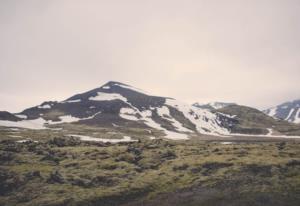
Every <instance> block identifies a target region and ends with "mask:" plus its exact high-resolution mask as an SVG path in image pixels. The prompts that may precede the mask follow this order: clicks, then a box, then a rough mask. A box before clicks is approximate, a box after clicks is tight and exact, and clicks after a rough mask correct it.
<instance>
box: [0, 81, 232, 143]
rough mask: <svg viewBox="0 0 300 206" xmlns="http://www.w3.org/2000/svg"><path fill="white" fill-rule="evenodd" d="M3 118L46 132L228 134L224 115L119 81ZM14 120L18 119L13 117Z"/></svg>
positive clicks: (9, 123) (8, 122)
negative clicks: (79, 128)
mask: <svg viewBox="0 0 300 206" xmlns="http://www.w3.org/2000/svg"><path fill="white" fill-rule="evenodd" d="M8 116H10V118H9V119H5V118H4V117H5V116H4V115H2V120H0V125H2V126H10V127H25V128H29V129H46V128H48V127H53V125H58V124H62V123H64V124H66V123H72V124H83V125H90V126H95V127H108V128H109V127H116V126H118V127H131V128H144V129H145V130H146V129H154V130H156V131H160V132H163V133H164V134H165V136H166V137H170V138H173V139H186V138H187V134H197V133H202V134H214V135H219V134H229V131H228V129H227V128H224V127H223V126H222V124H221V119H222V118H223V119H224V118H226V117H222V115H218V114H213V113H211V112H209V111H206V110H202V109H199V108H196V107H193V106H191V105H188V104H185V103H182V102H180V101H177V100H175V99H172V98H166V97H157V96H151V95H149V94H147V93H146V92H144V91H141V90H140V89H137V88H135V87H132V86H130V85H127V84H123V83H120V82H112V81H111V82H108V83H106V84H105V85H103V86H101V87H99V88H96V89H93V90H90V91H88V92H85V93H81V94H76V95H74V96H72V97H70V98H68V99H66V100H64V101H62V102H54V101H47V102H44V103H42V104H41V105H38V106H35V107H32V108H29V109H25V110H24V111H22V112H21V113H18V114H10V115H8ZM13 117H15V118H13Z"/></svg>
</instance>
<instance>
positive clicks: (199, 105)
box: [193, 102, 236, 110]
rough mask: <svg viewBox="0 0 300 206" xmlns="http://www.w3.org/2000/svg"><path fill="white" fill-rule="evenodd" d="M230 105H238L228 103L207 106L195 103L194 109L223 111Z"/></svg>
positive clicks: (213, 103)
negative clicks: (222, 109)
mask: <svg viewBox="0 0 300 206" xmlns="http://www.w3.org/2000/svg"><path fill="white" fill-rule="evenodd" d="M230 105H236V104H235V103H226V102H210V103H207V104H200V103H197V102H196V103H194V104H193V106H194V107H198V108H201V109H208V110H215V109H221V108H223V107H227V106H230Z"/></svg>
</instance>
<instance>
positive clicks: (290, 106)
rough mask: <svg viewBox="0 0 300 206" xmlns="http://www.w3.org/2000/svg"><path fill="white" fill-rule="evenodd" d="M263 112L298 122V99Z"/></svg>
mask: <svg viewBox="0 0 300 206" xmlns="http://www.w3.org/2000/svg"><path fill="white" fill-rule="evenodd" d="M264 113H266V114H268V115H269V116H271V117H274V118H277V119H283V120H286V121H289V122H293V123H300V99H298V100H294V101H291V102H285V103H283V104H280V105H278V106H276V107H272V108H270V109H267V110H264Z"/></svg>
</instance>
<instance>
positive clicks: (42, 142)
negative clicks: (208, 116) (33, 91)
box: [0, 130, 300, 206]
mask: <svg viewBox="0 0 300 206" xmlns="http://www.w3.org/2000/svg"><path fill="white" fill-rule="evenodd" d="M59 132H62V131H58V132H57V133H55V132H54V133H52V132H47V131H43V132H39V133H38V132H36V131H24V132H23V133H22V135H24V134H27V135H28V136H31V137H33V138H34V139H35V140H37V139H38V140H39V142H27V143H17V142H15V141H12V140H2V141H1V142H0V161H1V166H0V205H7V206H10V205H17V206H21V205H22V206H34V205H49V206H50V205H51V206H54V205H56V206H58V205H67V206H68V205H91V206H92V205H157V204H158V203H159V205H238V203H240V205H247V204H248V205H260V204H261V203H264V204H263V205H272V204H274V203H277V204H279V205H280V203H287V204H286V205H299V201H300V200H299V194H300V142H299V141H286V142H282V141H275V142H273V141H268V142H264V141H262V142H243V141H239V142H235V143H234V144H229V145H223V144H221V143H220V142H214V141H176V142H173V141H166V140H161V139H156V140H151V141H150V140H147V138H141V141H139V142H135V143H119V144H104V143H87V142H80V141H78V140H77V139H73V138H67V140H65V138H66V137H64V138H60V137H59V135H61V134H59ZM90 132H91V131H90ZM93 132H95V131H93ZM96 132H99V131H96ZM138 132H139V131H138V130H136V131H133V132H132V134H133V133H135V135H136V136H138ZM100 134H101V132H100ZM6 135H7V134H6ZM2 136H5V134H2ZM2 139H3V138H2ZM183 194H185V196H183V197H182V195H183ZM262 194H263V196H262V197H261V195H262ZM264 194H265V195H264ZM179 197H180V198H179ZM196 197H197V198H196ZM266 199H267V200H266ZM270 199H272V201H270ZM274 200H275V202H274ZM174 201H175V202H174ZM226 202H227V203H228V204H225V203H226ZM223 203H224V204H223Z"/></svg>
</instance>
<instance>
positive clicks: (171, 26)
mask: <svg viewBox="0 0 300 206" xmlns="http://www.w3.org/2000/svg"><path fill="white" fill-rule="evenodd" d="M299 10H300V2H299V1H296V0H286V1H280V0H251V1H250V0H249V1H248V0H246V1H238V0H229V1H211V0H210V1H208V0H197V1H193V0H187V1H174V0H173V1H171V0H164V1H158V0H157V1H156V0H155V1H138V0H130V1H120V0H119V1H117V0H112V1H92V0H89V1H80V0H79V1H67V0H60V1H50V0H49V1H26V3H25V2H20V1H12V0H5V1H1V3H0V45H1V47H0V56H1V61H0V74H1V75H0V82H1V83H0V97H1V102H0V109H1V110H10V111H14V112H16V111H20V110H22V109H24V108H26V107H29V106H33V105H36V104H39V103H40V102H42V101H46V100H63V99H65V98H67V97H69V96H71V95H72V94H74V93H78V92H83V91H86V90H89V89H92V88H95V87H98V86H101V85H102V84H104V83H105V82H107V81H109V80H117V81H121V82H125V83H128V84H132V85H134V86H136V87H140V88H142V89H144V90H147V91H149V92H151V93H153V94H156V95H161V96H171V97H175V98H178V99H181V100H183V101H187V102H191V103H192V102H194V101H201V102H206V101H215V100H219V101H230V102H238V103H241V104H246V105H249V106H254V107H259V108H264V107H269V106H272V105H275V104H277V103H281V102H282V101H287V100H291V99H296V98H299V89H298V88H299V87H300V81H299V76H300V69H299V65H300V58H299V57H300V49H299V48H300V39H299V35H300V14H299V12H298V11H299Z"/></svg>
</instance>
